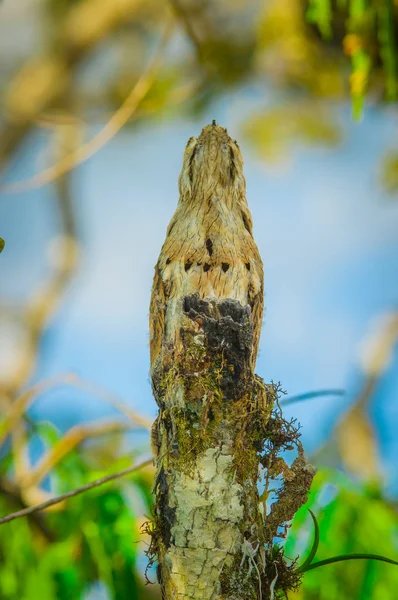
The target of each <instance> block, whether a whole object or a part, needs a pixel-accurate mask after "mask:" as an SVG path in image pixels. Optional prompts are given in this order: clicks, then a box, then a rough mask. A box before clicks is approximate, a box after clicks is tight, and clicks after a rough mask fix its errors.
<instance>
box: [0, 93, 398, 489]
mask: <svg viewBox="0 0 398 600" xmlns="http://www.w3.org/2000/svg"><path fill="white" fill-rule="evenodd" d="M253 106H254V105H253ZM248 108H250V100H249V101H248V99H247V97H246V96H239V95H235V96H233V98H231V101H229V99H228V98H227V99H225V98H224V100H223V101H220V102H219V103H218V104H217V105H216V106H214V107H213V109H212V111H211V112H209V113H208V114H206V115H205V117H204V118H203V119H202V118H201V119H200V121H199V120H198V121H178V120H169V121H154V122H153V123H152V124H150V125H149V126H147V125H145V127H141V128H134V129H131V130H126V131H124V132H122V133H121V134H119V135H118V136H117V137H116V138H115V139H113V140H112V141H111V142H110V143H109V144H108V145H107V146H106V147H105V148H103V149H102V150H101V151H100V152H99V153H98V154H96V155H95V156H94V157H93V158H91V159H90V160H89V161H88V162H87V163H85V164H84V165H82V166H81V167H79V168H78V169H77V170H76V172H75V173H74V176H73V188H74V204H75V207H76V215H77V219H78V226H79V232H80V236H81V242H82V262H81V266H80V268H79V271H78V273H77V275H76V277H75V279H74V281H73V284H72V285H71V286H70V288H69V290H68V292H67V294H66V296H65V298H64V300H63V302H62V305H61V306H60V308H59V310H58V311H57V314H56V315H55V316H54V319H53V321H52V323H51V324H50V327H49V329H48V331H47V332H46V334H45V336H44V338H43V341H42V344H41V358H40V362H39V367H38V372H37V374H36V379H41V378H45V377H48V376H49V375H53V374H56V373H61V372H65V371H75V372H77V373H79V374H80V375H81V376H82V377H84V378H87V379H89V380H91V381H94V382H95V383H97V384H99V385H102V386H104V387H105V388H107V389H109V390H112V391H113V392H114V393H116V394H118V395H119V396H120V397H121V398H122V399H123V400H125V401H126V402H128V403H129V404H130V405H131V406H133V407H134V408H135V409H136V410H138V411H140V412H141V413H143V414H145V415H149V416H152V417H153V416H155V414H156V405H155V402H154V400H153V399H152V396H151V390H150V385H149V380H148V367H149V351H148V304H149V296H150V289H151V283H152V276H153V266H154V264H155V263H156V260H157V256H158V254H159V251H160V248H161V245H162V243H163V240H164V236H165V230H166V227H167V224H168V222H169V220H170V218H171V216H172V213H173V211H174V209H175V206H176V204H177V200H178V192H177V178H178V174H179V170H180V167H181V158H182V152H183V149H184V146H185V143H186V141H187V139H188V138H189V137H190V136H191V135H197V134H198V133H199V132H200V129H201V127H202V126H203V125H205V124H207V123H208V122H211V120H212V119H213V118H216V119H217V121H218V122H220V123H221V124H222V125H225V126H227V128H228V130H229V132H230V134H231V135H232V136H233V137H234V138H237V139H238V140H239V143H240V146H241V148H242V151H243V155H244V159H245V174H246V179H247V195H248V202H249V206H250V209H251V211H252V214H253V220H254V231H255V237H256V240H257V243H258V245H259V248H260V252H261V255H262V257H263V261H264V271H265V289H266V299H265V304H266V312H265V318H264V325H263V332H262V339H261V344H260V356H259V359H258V363H257V372H258V373H259V375H261V376H263V377H264V378H265V379H266V380H270V379H273V380H275V381H279V380H280V381H281V382H282V385H283V387H284V388H285V389H287V390H288V392H289V393H291V394H295V393H301V392H304V391H309V390H313V389H317V388H325V387H333V388H335V387H343V388H345V389H347V396H346V397H345V398H343V399H342V398H340V399H337V400H336V399H335V398H330V399H325V400H317V401H312V402H308V403H306V404H305V405H304V404H302V405H295V406H292V407H291V408H290V409H289V414H292V415H293V414H294V415H295V416H298V418H299V420H300V421H301V423H302V425H303V438H304V442H305V444H306V445H307V447H308V449H309V450H314V449H315V448H316V447H317V446H318V445H319V444H320V443H321V442H322V441H323V440H324V438H325V436H326V435H327V433H328V432H329V431H330V430H331V427H332V424H333V422H334V421H335V420H336V418H337V417H338V415H339V414H341V412H342V410H343V409H344V407H345V406H346V405H347V403H348V402H350V401H351V400H352V398H353V397H354V395H355V392H356V391H357V390H358V387H359V386H360V382H361V379H362V373H361V370H360V365H359V350H360V347H361V343H362V341H363V339H364V338H365V336H366V335H367V334H368V332H369V330H370V329H371V328H372V323H374V321H375V319H377V318H379V317H380V316H381V315H383V314H385V313H388V312H391V311H392V310H394V309H396V308H397V299H398V266H397V265H398V235H397V230H398V202H397V201H396V200H392V199H390V198H388V197H387V196H386V195H385V194H384V193H383V192H382V190H381V189H380V187H379V185H378V170H379V168H380V160H381V158H382V155H383V153H384V152H385V151H386V150H388V149H390V148H393V147H394V144H395V143H396V134H397V121H396V118H395V117H394V115H393V113H392V112H391V111H388V110H384V111H381V110H376V109H374V108H368V109H367V111H366V114H365V118H364V120H363V122H362V123H361V124H359V125H358V124H353V123H352V122H351V121H350V117H349V107H348V106H344V107H340V108H339V107H337V106H336V107H335V108H334V112H335V114H336V118H337V119H338V121H339V122H340V123H341V125H342V127H343V131H344V140H343V142H342V143H341V144H340V145H339V146H338V147H336V148H334V149H326V148H322V147H312V148H305V147H303V146H302V145H300V144H298V143H296V144H294V146H293V147H292V148H291V149H290V151H289V155H288V156H287V157H286V160H284V162H283V163H279V164H277V165H275V164H272V163H271V164H270V163H266V162H265V161H264V160H263V159H262V158H261V157H260V156H258V155H257V154H256V153H255V152H253V150H252V148H251V147H250V145H249V144H248V142H247V140H245V138H244V137H242V134H241V132H240V121H241V116H240V115H242V114H244V113H246V111H247V110H248ZM47 135H48V134H46V133H40V134H38V135H37V136H36V137H35V138H34V139H32V141H31V143H30V144H28V145H27V147H26V148H25V150H24V152H23V153H22V154H21V156H20V157H19V159H18V160H17V162H16V164H15V165H14V166H13V168H12V169H11V171H10V177H12V178H13V179H20V178H25V177H26V176H27V175H28V174H30V173H33V172H36V171H37V170H39V169H40V168H42V167H43V165H44V164H46V160H47V161H48V156H46V144H47ZM0 229H1V230H0V235H2V237H4V238H5V239H6V242H7V246H6V250H5V251H4V253H3V254H2V256H1V259H0V299H2V298H5V299H8V300H11V301H12V302H23V301H24V300H25V299H26V297H27V295H29V293H31V292H32V290H33V289H34V287H35V285H37V283H38V282H39V281H40V279H41V278H43V277H45V275H46V273H48V265H46V260H45V249H46V246H47V245H48V242H49V240H50V239H51V238H52V236H53V235H54V232H55V231H56V214H55V212H54V207H53V198H52V196H51V188H50V187H48V188H43V189H39V190H34V191H31V192H29V193H25V194H20V195H18V196H3V197H0ZM13 336H14V334H13V332H10V333H8V334H7V335H3V336H2V337H3V339H2V341H1V342H0V376H1V373H2V364H1V363H2V362H3V371H4V369H5V366H6V365H7V354H8V348H10V347H11V346H13V344H14V345H15V339H14V337H13ZM397 360H398V356H397V355H395V361H393V363H392V365H391V367H390V370H389V372H388V373H387V374H386V376H385V377H384V378H383V380H382V382H381V384H380V386H379V389H378V393H377V396H376V398H375V399H374V402H373V404H372V407H371V415H372V417H373V418H374V420H375V422H376V424H377V427H378V432H379V437H380V439H381V444H382V449H383V456H384V458H385V464H386V469H387V471H388V472H389V471H391V472H390V474H389V484H390V485H393V487H394V486H396V485H398V482H395V480H394V481H393V469H392V467H393V465H394V461H396V459H397V456H398V447H397V442H396V441H394V435H393V432H394V428H396V424H397V421H398V408H397V403H396V402H395V396H396V392H397V391H398V390H397V388H398V377H397ZM109 411H110V409H109V408H108V407H107V406H106V405H105V404H104V403H103V402H101V401H99V400H98V399H95V398H88V397H86V396H83V395H82V393H80V392H76V391H73V390H71V389H69V388H68V389H66V388H62V389H59V390H55V391H54V392H51V393H48V394H46V396H44V397H43V398H41V399H40V400H39V401H38V402H37V403H36V404H35V406H34V409H33V413H32V414H34V415H35V416H37V417H40V418H43V417H46V418H50V419H52V420H54V421H55V422H56V423H57V424H58V425H59V426H61V427H66V426H70V425H71V424H73V423H75V422H77V421H79V420H81V419H84V420H85V419H90V418H95V417H97V416H101V415H104V414H109ZM395 477H396V476H395Z"/></svg>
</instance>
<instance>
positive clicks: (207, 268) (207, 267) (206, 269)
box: [203, 263, 210, 273]
mask: <svg viewBox="0 0 398 600" xmlns="http://www.w3.org/2000/svg"><path fill="white" fill-rule="evenodd" d="M209 269H210V265H209V263H205V264H204V265H203V270H204V272H205V273H207V271H208V270H209Z"/></svg>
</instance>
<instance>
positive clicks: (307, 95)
mask: <svg viewBox="0 0 398 600" xmlns="http://www.w3.org/2000/svg"><path fill="white" fill-rule="evenodd" d="M27 4H29V6H27ZM397 11H398V3H397V2H393V1H392V0H308V1H307V0H267V2H258V1H257V0H212V1H211V2H209V1H205V0H169V2H164V1H163V0H36V2H32V3H27V2H23V1H22V0H15V1H14V2H3V3H1V6H0V40H1V42H2V46H1V47H2V49H4V47H5V45H7V52H3V54H2V55H1V56H0V106H1V109H0V168H1V169H3V170H4V171H5V169H6V167H7V166H9V165H10V164H12V162H13V160H14V159H15V158H16V157H17V156H18V152H19V151H20V149H21V148H22V147H23V145H24V144H25V143H26V141H27V139H28V137H29V136H30V135H32V134H36V135H37V134H38V132H40V135H41V136H44V137H45V139H47V140H48V147H49V152H48V156H47V158H48V160H49V161H50V166H51V165H52V166H51V169H52V170H51V174H52V177H51V178H50V179H49V178H48V177H47V178H46V177H40V173H39V177H38V179H37V178H36V179H34V180H32V179H28V180H27V185H26V186H25V187H24V189H27V190H28V189H29V186H31V187H32V185H33V184H34V185H38V184H39V185H44V184H46V183H47V182H48V181H51V182H52V185H54V191H55V196H56V200H55V205H54V211H56V213H57V218H58V221H59V231H57V232H56V234H55V235H54V240H53V243H52V244H51V248H49V254H50V258H51V268H52V270H51V273H50V276H49V278H48V280H46V281H45V282H40V283H39V285H38V289H37V290H34V292H33V293H32V295H31V296H30V297H29V298H27V299H26V302H25V304H23V305H22V306H20V307H19V306H18V307H16V306H14V305H8V304H7V303H4V304H2V305H1V307H0V308H1V310H0V327H3V326H4V327H5V331H6V336H4V335H2V336H0V337H2V338H3V339H4V338H5V337H7V336H8V339H12V340H13V339H15V340H16V343H15V344H13V347H14V346H15V349H14V350H11V349H10V351H9V352H8V353H7V356H6V358H7V364H5V365H0V407H1V411H2V418H1V421H0V433H1V435H2V442H3V444H2V445H1V447H0V473H1V476H0V491H1V495H0V510H1V513H2V514H6V513H9V512H12V511H14V510H17V509H19V508H22V507H26V506H31V505H33V504H35V503H37V502H41V501H43V500H45V499H47V498H48V497H49V495H51V496H52V495H53V494H55V493H56V492H63V491H67V490H71V489H73V488H75V487H76V486H79V485H81V484H83V483H86V482H88V481H91V480H93V479H94V478H96V477H98V476H100V475H101V474H104V473H105V472H108V471H109V470H110V468H111V469H112V471H116V470H117V469H121V468H123V467H125V466H127V465H129V464H130V463H131V460H132V454H133V453H132V452H131V450H130V452H129V454H128V455H126V453H125V452H124V451H123V449H122V448H123V443H122V441H123V440H124V435H125V429H126V423H125V422H124V423H121V422H118V423H116V422H107V423H105V424H104V423H92V424H89V425H87V426H84V427H80V428H72V430H70V431H69V432H66V434H61V433H60V432H58V431H56V429H55V428H54V427H53V426H52V425H51V424H45V423H34V422H32V421H31V418H30V416H29V411H28V409H29V406H30V403H31V401H33V399H34V397H36V396H37V394H38V393H44V392H45V391H46V390H47V388H45V389H44V388H41V389H39V390H37V389H35V390H33V392H32V388H31V387H29V385H30V381H31V379H32V377H33V376H34V374H35V370H36V365H37V359H38V352H39V345H40V340H41V338H42V336H43V334H44V332H45V331H46V330H47V328H48V326H49V323H50V322H51V318H52V317H53V315H54V313H55V311H56V310H57V306H58V304H59V302H60V301H61V300H62V297H63V293H64V291H65V289H66V288H67V285H68V284H69V282H70V280H71V278H72V277H73V275H74V274H75V272H76V270H77V268H78V261H79V243H78V239H77V226H76V223H75V219H74V212H73V202H72V194H71V179H72V177H73V170H72V168H73V167H74V166H75V165H76V164H78V163H80V162H83V160H86V159H87V158H89V156H91V155H92V153H93V152H94V151H97V150H98V149H99V148H100V147H101V145H102V143H103V142H104V141H107V140H108V139H110V137H111V136H112V135H115V134H116V133H117V132H118V131H119V130H120V127H121V126H122V125H123V126H125V127H130V128H131V130H132V132H134V129H133V128H134V127H138V126H140V125H141V126H142V125H143V124H144V123H145V122H147V121H148V120H149V119H154V118H167V117H170V116H173V117H180V118H184V117H187V116H195V117H197V116H200V115H201V114H202V113H203V111H204V110H205V109H207V108H208V107H209V106H210V105H211V103H212V102H214V100H216V99H217V98H219V97H220V96H221V95H223V94H229V95H231V94H233V92H234V91H235V90H237V89H242V88H243V89H246V90H249V91H250V90H254V91H255V92H256V97H257V99H259V101H258V102H257V106H256V108H255V109H250V114H243V115H241V118H240V126H241V130H242V132H243V134H244V135H245V136H246V139H247V140H248V141H249V142H250V143H252V144H253V147H254V148H255V149H256V150H257V151H258V153H259V155H260V156H262V157H264V158H265V159H266V160H271V159H280V158H282V157H283V156H284V155H286V153H287V152H288V151H289V145H291V143H292V142H294V141H295V140H298V141H304V142H305V143H311V144H314V143H315V144H327V145H332V144H336V143H338V142H339V140H340V139H341V136H342V131H341V130H340V129H339V127H338V126H337V124H336V121H335V110H334V109H335V106H336V103H337V102H347V101H351V103H352V112H353V116H354V117H355V118H357V119H358V118H360V117H361V116H363V115H364V114H365V116H366V110H365V109H364V106H365V103H366V102H369V103H373V104H382V103H383V102H385V101H387V102H392V101H396V99H397V72H396V71H397V46H396V38H397V33H398V31H397V30H398V19H397V14H398V13H397ZM170 22H171V23H174V31H173V33H172V35H171V36H170V39H169V41H168V45H167V46H166V47H163V46H162V45H161V42H159V40H161V39H162V32H163V31H164V29H165V28H166V26H167V23H170ZM26 28H28V29H29V31H30V32H31V35H26V30H27V29H26ZM32 32H33V33H32ZM15 40H18V43H17V44H16V43H15ZM159 50H160V55H161V61H160V62H159V64H157V66H156V70H155V71H152V72H151V73H152V75H151V76H150V77H149V76H147V75H148V71H146V69H147V65H148V64H151V57H152V56H153V55H154V54H156V52H157V51H158V52H159ZM131 98H132V99H133V100H134V102H135V103H133V104H131V102H130V101H131ZM115 115H116V116H118V115H119V117H118V119H117V123H116V126H115ZM121 115H122V118H121V119H120V116H121ZM92 125H96V126H98V125H101V127H102V129H101V130H100V132H99V133H98V134H96V136H95V137H93V138H92V139H91V140H89V141H88V142H84V137H89V134H90V133H91V126H92ZM82 150H83V151H82ZM42 166H43V165H42V164H40V165H39V164H38V165H37V169H38V170H40V169H41V168H42ZM66 167H67V168H66ZM381 171H382V178H383V181H384V183H385V185H386V186H387V188H388V189H390V190H391V191H396V190H397V189H398V150H397V151H391V152H390V153H389V154H388V156H387V158H386V161H385V162H384V164H383V166H382V169H381ZM29 182H30V183H29ZM8 200H9V199H6V200H5V201H8ZM3 247H4V241H3V240H2V239H1V238H0V251H1V250H2V249H3ZM3 256H4V255H3ZM390 330H391V328H390ZM2 356H3V355H2ZM364 374H365V378H364V379H365V382H364V388H363V390H362V392H361V393H360V394H359V395H358V399H357V402H355V403H354V405H353V407H352V409H351V411H350V412H349V413H348V414H347V416H346V419H345V420H344V421H343V422H342V424H341V425H340V427H339V428H337V430H336V435H335V436H334V437H333V438H332V439H331V441H330V443H329V444H327V445H326V447H325V448H324V449H323V453H322V452H320V453H318V455H317V456H316V460H317V462H318V464H320V465H322V464H325V462H327V461H328V460H329V458H330V457H331V456H333V457H334V456H335V455H337V458H336V460H335V461H334V466H337V465H344V466H345V467H346V469H347V470H348V471H350V472H351V473H353V475H354V476H355V477H360V478H362V481H363V483H362V484H358V483H356V484H354V483H353V482H352V481H351V480H349V479H348V478H347V477H345V476H343V475H341V474H339V472H338V471H336V470H329V471H325V470H324V471H320V473H319V474H318V476H317V478H316V481H315V484H314V487H313V491H312V495H311V499H310V502H309V503H308V507H310V508H312V509H313V510H314V512H315V513H316V514H317V517H318V520H319V524H320V532H321V543H320V548H319V555H318V558H326V557H328V556H331V555H334V554H341V553H345V552H359V551H367V552H377V553H379V554H385V555H386V556H391V557H394V556H396V554H397V520H396V510H395V509H396V507H394V506H393V505H392V504H391V503H390V502H389V501H388V500H386V499H385V498H384V497H383V491H382V489H381V483H380V481H378V483H377V484H376V483H373V484H369V481H370V477H375V475H376V473H377V472H378V470H379V469H380V465H379V457H378V453H377V440H376V439H375V436H374V432H373V431H372V428H371V426H370V424H369V421H368V418H367V415H366V413H365V409H366V408H367V405H368V402H369V399H370V398H371V395H372V393H373V391H374V386H375V383H376V382H377V379H378V377H379V374H378V372H375V369H374V368H373V370H371V369H368V370H366V369H365V372H364ZM75 383H76V382H75ZM50 387H51V386H50ZM29 394H31V395H29ZM94 395H95V393H94ZM113 405H115V403H113ZM118 408H119V409H120V405H119V407H118ZM122 410H123V409H122ZM123 412H124V413H125V415H126V416H127V417H129V416H130V417H131V415H129V411H128V409H126V410H124V411H123ZM10 415H11V416H12V418H10ZM130 420H131V421H134V422H137V419H136V418H135V416H134V415H133V418H131V419H130ZM141 425H142V423H141ZM108 435H109V436H111V438H105V437H104V436H108ZM116 436H117V437H116ZM88 437H90V438H95V437H98V438H100V439H101V443H94V444H93V445H91V446H89V447H87V444H86V443H85V442H86V440H87V438H88ZM107 439H111V442H107ZM38 440H40V443H41V444H42V453H41V455H40V457H39V459H38V460H37V461H36V462H33V463H32V460H31V456H30V451H31V448H32V445H33V443H35V444H37V441H38ZM355 440H356V441H355ZM358 440H360V443H359V442H358ZM118 442H120V443H118ZM335 451H336V452H335ZM151 478H152V473H151V470H149V469H147V470H145V471H142V472H141V473H136V474H134V476H131V477H130V478H129V479H128V481H123V483H121V482H119V483H112V484H108V485H107V486H106V487H104V488H99V489H97V490H91V491H90V492H88V493H86V494H84V495H82V496H79V497H77V498H74V499H72V500H70V501H68V502H67V503H64V504H62V505H59V506H58V507H56V508H55V509H52V510H49V511H46V512H44V513H38V514H36V515H32V516H31V517H29V518H28V519H18V520H15V521H13V522H12V523H9V524H6V525H2V526H0V598H1V600H3V599H4V600H30V599H32V600H33V599H36V598H37V597H41V598H42V599H43V600H52V599H56V598H57V599H60V600H64V599H65V600H69V599H72V598H73V600H76V599H79V598H84V597H85V595H87V593H88V591H89V589H90V587H91V586H92V585H94V584H96V583H97V582H102V583H103V585H104V586H105V588H106V590H107V592H108V596H109V598H112V599H118V600H119V599H120V600H122V599H127V598H129V599H130V598H137V600H139V599H140V598H147V599H148V600H149V599H150V598H152V597H153V598H155V597H157V596H156V594H157V592H158V589H157V586H149V587H145V588H144V587H143V576H142V570H143V568H142V567H143V564H144V563H143V562H142V561H141V558H142V548H141V547H140V546H139V545H138V544H137V543H136V542H137V541H138V540H142V536H141V535H140V532H139V525H140V524H141V523H142V522H143V520H144V518H146V517H144V515H146V516H148V515H149V514H150V505H151V487H152V482H151ZM311 535H312V523H311V520H310V517H309V515H308V511H307V510H306V509H302V510H300V511H299V513H298V514H297V516H296V518H295V521H294V524H293V527H292V529H291V532H290V536H289V538H288V540H287V544H286V552H287V554H288V555H289V556H291V557H292V558H294V557H295V556H296V555H297V554H298V553H300V554H303V551H304V547H303V546H304V544H305V540H306V539H308V537H309V536H311ZM397 577H398V571H397V569H395V568H394V567H391V566H388V565H381V564H377V563H372V562H361V563H359V562H358V563H355V564H354V563H343V564H337V565H331V566H328V567H325V568H322V569H320V570H319V571H317V570H315V571H314V572H310V573H308V574H306V575H305V577H304V579H303V581H304V584H303V587H302V589H301V591H300V592H299V593H298V595H297V596H295V597H297V598H298V599H303V600H318V599H319V600H335V599H336V598H350V600H351V599H352V600H357V599H358V600H393V599H394V597H395V595H396V593H395V589H396V587H397V583H398V582H397V581H396V580H397ZM91 597H92V598H93V597H94V596H91ZM291 599H292V597H291Z"/></svg>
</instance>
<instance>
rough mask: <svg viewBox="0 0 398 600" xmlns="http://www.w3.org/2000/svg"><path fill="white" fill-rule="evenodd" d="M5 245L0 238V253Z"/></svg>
mask: <svg viewBox="0 0 398 600" xmlns="http://www.w3.org/2000/svg"><path fill="white" fill-rule="evenodd" d="M5 245H6V243H5V241H4V240H3V238H2V237H0V252H3V250H4V246H5Z"/></svg>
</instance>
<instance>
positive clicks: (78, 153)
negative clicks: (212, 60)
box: [0, 22, 173, 194]
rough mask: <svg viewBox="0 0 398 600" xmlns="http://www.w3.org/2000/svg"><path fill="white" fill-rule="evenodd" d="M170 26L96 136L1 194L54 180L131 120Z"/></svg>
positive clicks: (154, 71) (155, 69)
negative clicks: (126, 93) (129, 89)
mask: <svg viewBox="0 0 398 600" xmlns="http://www.w3.org/2000/svg"><path fill="white" fill-rule="evenodd" d="M172 29H173V24H172V22H169V23H168V24H167V27H166V29H165V31H164V34H163V36H162V39H161V42H160V44H159V47H158V49H157V52H156V53H155V56H154V58H153V59H152V61H151V62H150V63H149V65H148V67H147V69H146V70H145V71H144V72H143V74H142V75H141V77H140V78H139V79H138V81H137V83H136V84H135V86H134V87H133V89H132V90H131V92H130V94H129V95H128V96H127V98H126V100H125V101H124V102H123V104H122V105H121V106H120V108H119V109H118V110H117V111H116V112H115V113H114V114H113V115H112V117H111V118H110V120H109V121H108V123H107V124H106V125H105V127H103V129H101V131H100V132H99V133H97V135H95V136H94V137H93V138H92V139H91V140H89V141H88V142H86V143H85V144H83V145H82V146H80V147H79V148H77V149H76V150H75V151H73V152H71V153H70V154H67V155H66V156H64V157H63V158H61V160H60V161H58V162H57V163H56V164H54V165H52V166H51V167H48V168H47V169H45V170H44V171H41V172H40V173H37V175H34V176H33V177H31V178H29V179H26V180H24V181H18V182H16V183H11V184H9V185H5V186H3V187H2V188H1V189H0V191H1V192H3V193H7V194H9V193H19V192H23V191H27V190H30V189H33V188H37V187H41V186H43V185H46V184H48V183H50V182H51V181H54V180H55V179H57V178H58V177H60V176H61V175H64V174H65V173H68V172H69V171H71V170H72V169H73V168H74V167H76V166H78V165H80V164H82V163H83V162H85V161H86V160H87V159H88V158H90V157H91V156H93V155H94V154H95V153H96V152H98V150H100V148H102V147H103V146H105V144H106V143H107V142H109V140H111V139H112V138H113V137H114V136H115V135H116V134H117V133H118V132H119V131H120V130H121V129H122V127H123V126H124V125H125V124H126V123H127V122H128V121H129V120H130V119H131V117H132V116H133V114H134V112H135V111H136V109H137V107H138V105H139V104H140V102H141V101H142V100H143V99H144V98H145V96H146V95H147V93H148V91H149V90H150V88H151V87H152V85H153V83H154V81H155V77H156V74H157V72H158V69H159V67H160V65H161V63H162V61H163V58H164V51H165V47H166V44H167V42H168V40H169V38H170V34H171V32H172Z"/></svg>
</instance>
